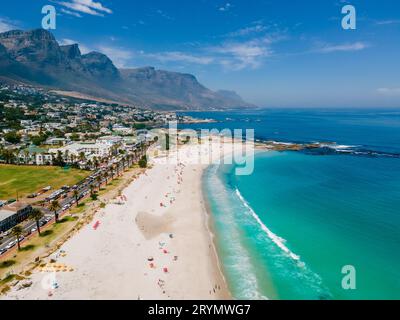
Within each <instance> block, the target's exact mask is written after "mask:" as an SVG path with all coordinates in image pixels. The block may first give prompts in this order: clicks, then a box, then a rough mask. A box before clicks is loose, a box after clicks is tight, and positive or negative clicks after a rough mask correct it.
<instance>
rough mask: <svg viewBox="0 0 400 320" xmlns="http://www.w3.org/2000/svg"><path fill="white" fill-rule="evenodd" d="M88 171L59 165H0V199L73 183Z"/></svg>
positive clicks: (82, 177)
mask: <svg viewBox="0 0 400 320" xmlns="http://www.w3.org/2000/svg"><path fill="white" fill-rule="evenodd" d="M89 174H90V173H89V172H88V171H83V170H77V169H63V168H60V167H35V166H14V165H0V200H8V199H15V198H16V197H17V191H18V196H19V198H22V197H25V196H27V195H28V194H30V193H34V192H38V191H40V189H42V188H44V187H46V186H51V187H52V188H53V189H58V188H60V187H62V186H63V185H70V186H72V185H74V184H76V183H77V182H78V181H80V180H82V179H84V178H85V177H87V176H88V175H89Z"/></svg>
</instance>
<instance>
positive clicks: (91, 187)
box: [89, 184, 94, 195]
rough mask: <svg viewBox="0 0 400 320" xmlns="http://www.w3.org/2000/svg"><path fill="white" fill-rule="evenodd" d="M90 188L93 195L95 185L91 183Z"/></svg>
mask: <svg viewBox="0 0 400 320" xmlns="http://www.w3.org/2000/svg"><path fill="white" fill-rule="evenodd" d="M89 188H90V195H92V194H93V190H94V185H93V184H90V186H89Z"/></svg>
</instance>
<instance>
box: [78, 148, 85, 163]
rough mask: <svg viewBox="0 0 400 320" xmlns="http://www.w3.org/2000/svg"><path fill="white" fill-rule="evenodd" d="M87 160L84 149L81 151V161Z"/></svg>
mask: <svg viewBox="0 0 400 320" xmlns="http://www.w3.org/2000/svg"><path fill="white" fill-rule="evenodd" d="M85 160H86V156H85V153H84V152H83V151H82V152H80V153H79V161H82V162H83V161H85Z"/></svg>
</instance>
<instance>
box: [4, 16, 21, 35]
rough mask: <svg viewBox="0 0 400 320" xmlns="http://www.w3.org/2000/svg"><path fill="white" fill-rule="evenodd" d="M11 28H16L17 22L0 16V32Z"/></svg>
mask: <svg viewBox="0 0 400 320" xmlns="http://www.w3.org/2000/svg"><path fill="white" fill-rule="evenodd" d="M13 29H18V27H17V24H16V23H15V22H13V21H10V20H9V19H6V18H0V32H6V31H10V30H13Z"/></svg>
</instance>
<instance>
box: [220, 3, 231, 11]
mask: <svg viewBox="0 0 400 320" xmlns="http://www.w3.org/2000/svg"><path fill="white" fill-rule="evenodd" d="M230 8H232V4H230V3H229V2H227V3H225V4H224V5H222V6H221V7H219V8H218V10H219V11H229V9H230Z"/></svg>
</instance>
